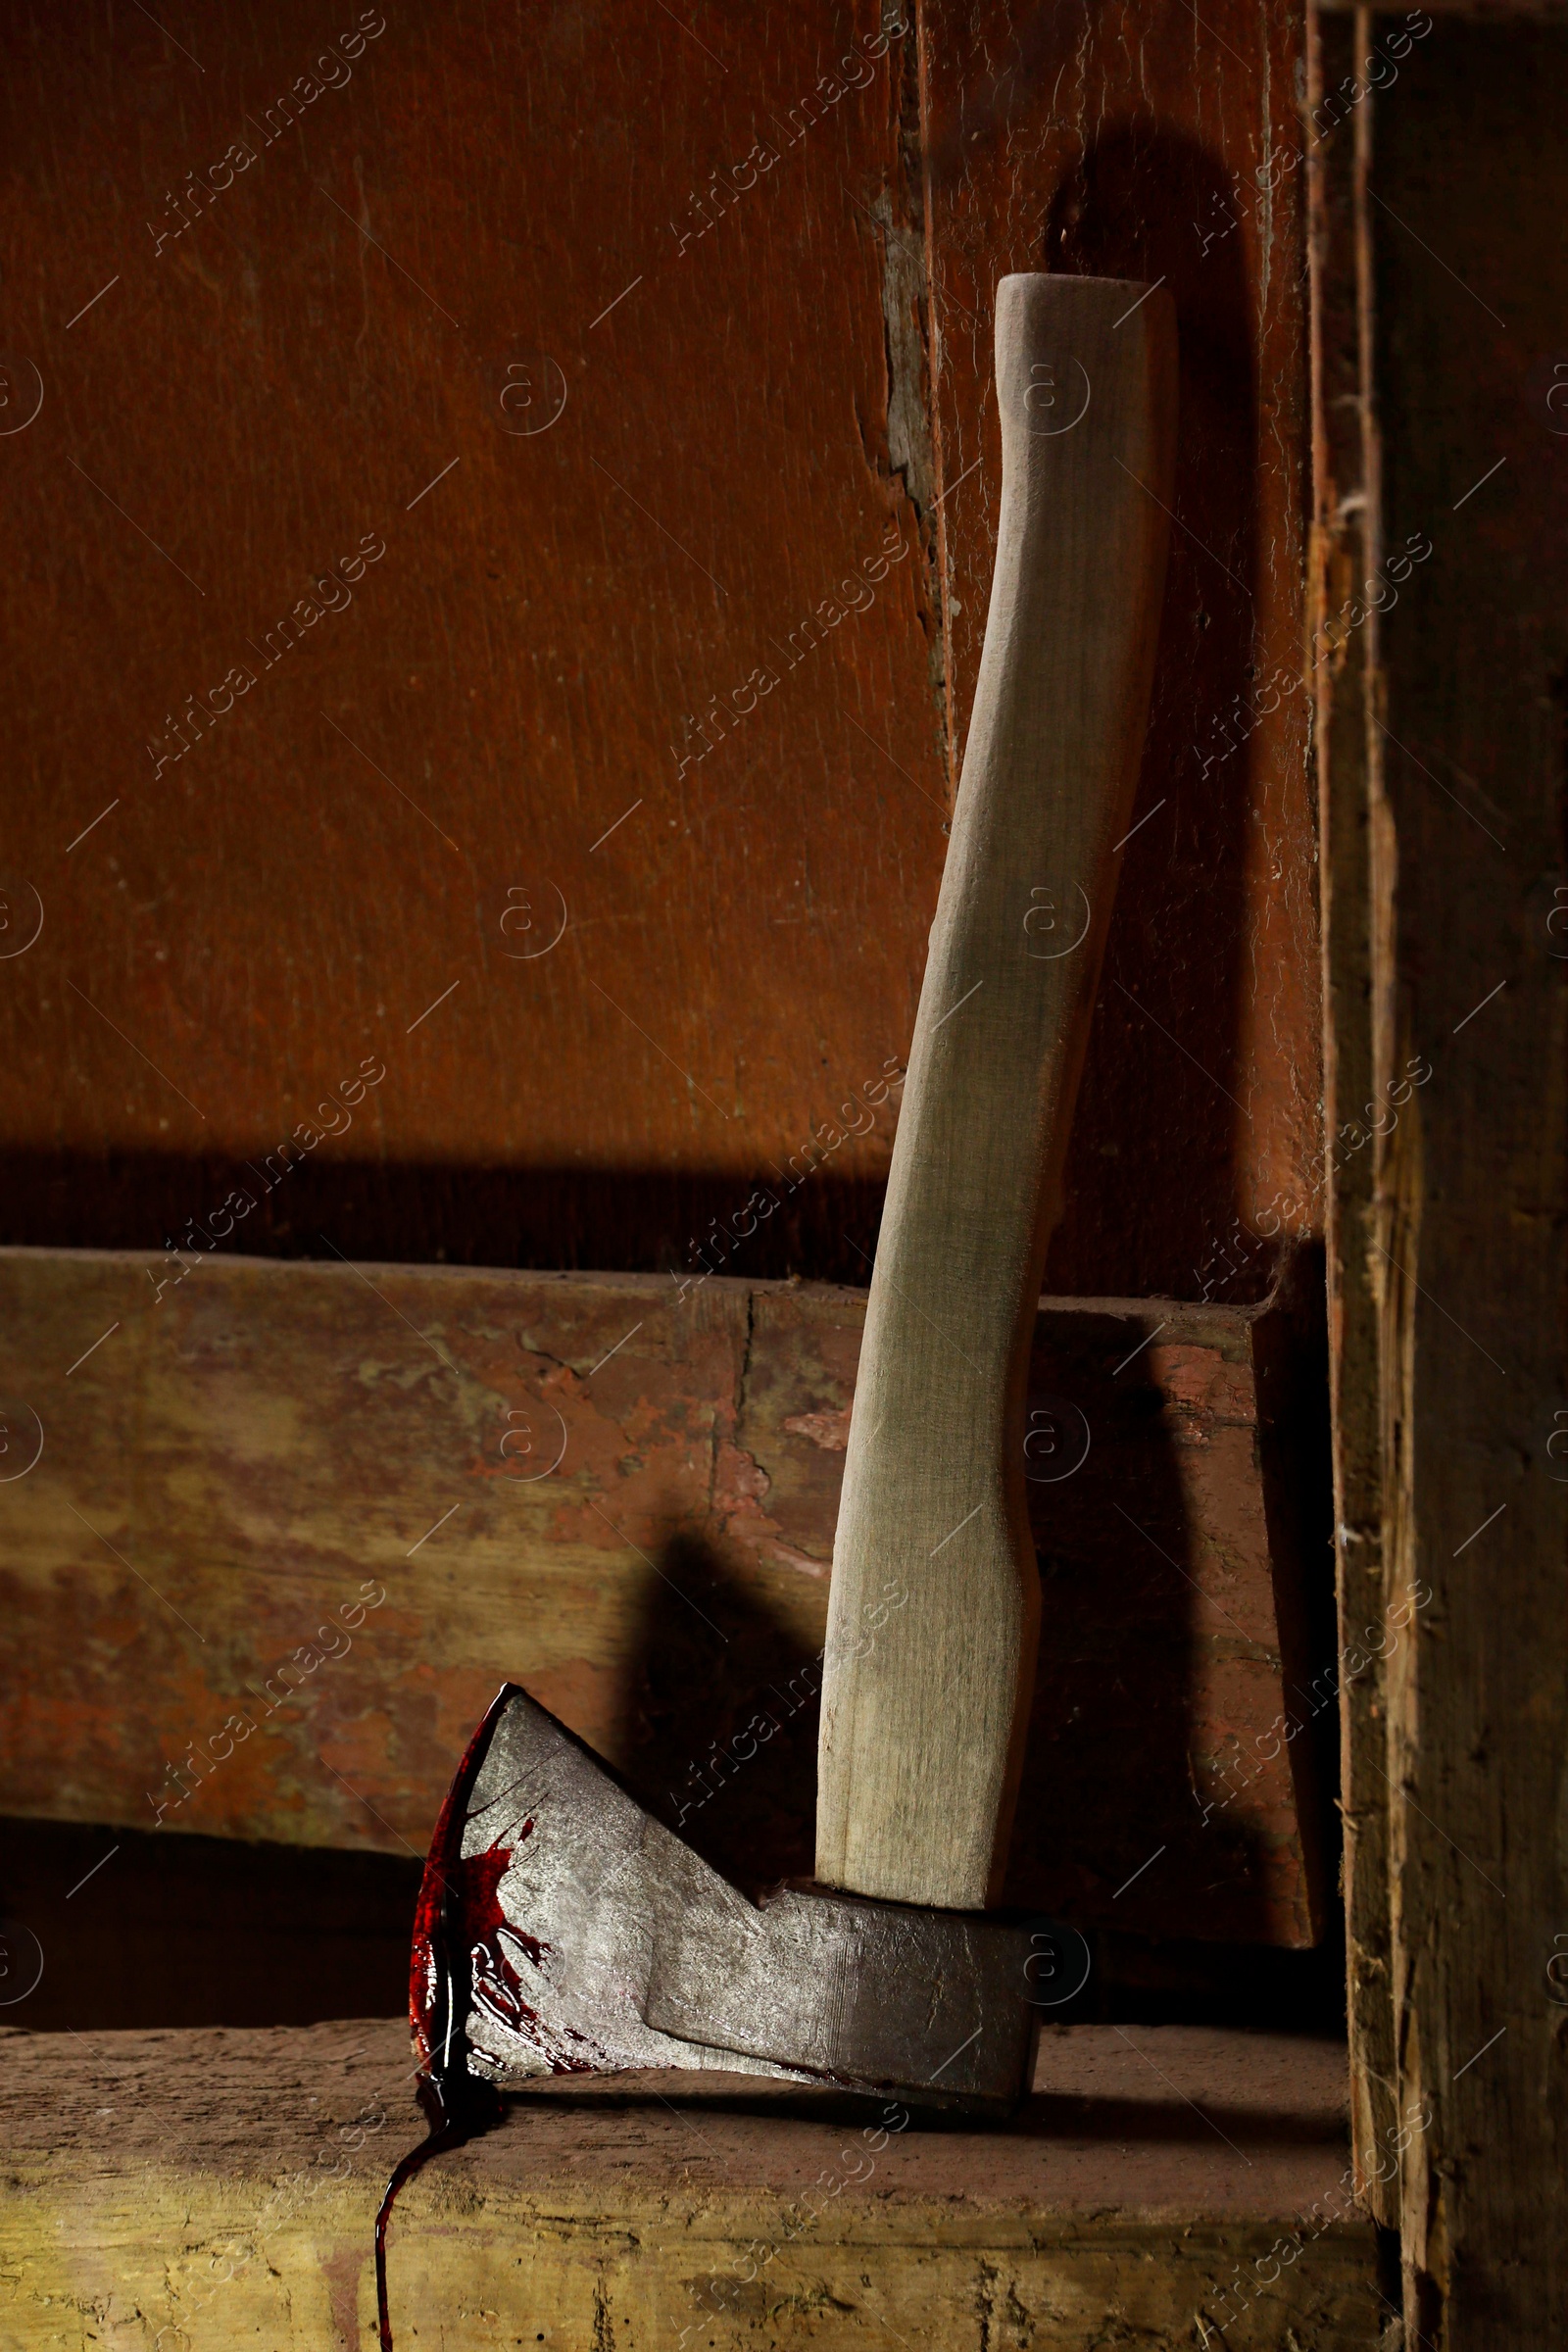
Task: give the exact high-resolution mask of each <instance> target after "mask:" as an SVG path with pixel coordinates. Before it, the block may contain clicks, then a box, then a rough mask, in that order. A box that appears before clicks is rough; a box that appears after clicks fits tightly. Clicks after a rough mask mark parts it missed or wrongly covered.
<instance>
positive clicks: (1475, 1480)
mask: <svg viewBox="0 0 1568 2352" xmlns="http://www.w3.org/2000/svg"><path fill="white" fill-rule="evenodd" d="M1565 72H1568V30H1565V29H1564V28H1563V27H1562V26H1561V25H1555V26H1544V25H1527V24H1522V23H1515V24H1511V25H1507V24H1500V23H1497V22H1489V23H1484V24H1483V23H1473V24H1464V23H1460V22H1457V21H1453V20H1446V21H1445V22H1444V23H1443V24H1442V25H1440V26H1439V27H1438V29H1437V30H1436V31H1434V32H1433V34H1432V36H1431V38H1430V39H1429V40H1426V41H1424V42H1423V43H1422V44H1421V46H1420V49H1419V51H1418V53H1417V54H1416V55H1414V56H1412V57H1411V58H1410V59H1409V60H1408V61H1407V63H1406V65H1405V67H1404V68H1403V70H1402V73H1401V78H1400V82H1399V86H1398V87H1397V89H1396V90H1394V91H1392V92H1391V93H1389V94H1388V95H1387V96H1386V97H1385V98H1381V99H1379V100H1378V101H1377V106H1378V113H1377V120H1376V128H1375V153H1376V172H1375V186H1370V187H1369V189H1368V195H1369V197H1370V198H1372V199H1375V201H1371V202H1369V204H1368V207H1367V212H1366V230H1367V233H1368V235H1369V237H1370V241H1371V245H1372V249H1373V265H1374V267H1373V275H1372V281H1371V282H1372V284H1373V285H1374V286H1375V290H1376V305H1375V315H1374V316H1372V317H1371V318H1370V320H1369V324H1370V326H1371V328H1372V330H1373V332H1372V336H1371V349H1370V354H1369V357H1370V361H1371V378H1372V381H1373V383H1374V384H1375V390H1376V396H1377V400H1378V404H1379V410H1380V416H1381V443H1382V450H1383V473H1384V482H1383V507H1384V515H1383V518H1382V521H1381V524H1378V523H1376V522H1375V523H1374V526H1373V548H1374V553H1375V552H1376V550H1377V547H1378V546H1379V544H1380V545H1381V549H1382V559H1381V563H1380V565H1379V570H1380V573H1381V575H1382V577H1383V579H1384V581H1385V582H1390V583H1392V585H1393V588H1394V592H1395V593H1397V604H1396V603H1395V602H1393V599H1392V596H1391V595H1390V593H1389V590H1388V588H1387V587H1385V588H1383V589H1379V590H1377V591H1375V597H1376V601H1378V602H1381V603H1383V604H1384V605H1385V607H1386V610H1385V613H1384V617H1383V621H1382V637H1381V654H1382V666H1383V671H1384V677H1383V680H1382V687H1381V693H1382V698H1383V699H1382V700H1381V702H1379V701H1376V700H1375V701H1373V703H1372V705H1371V708H1370V715H1371V718H1372V722H1373V725H1372V730H1371V741H1372V743H1374V744H1375V745H1376V746H1377V750H1376V753H1375V755H1374V756H1372V757H1369V758H1368V759H1367V761H1366V768H1365V780H1364V808H1365V810H1366V813H1367V820H1368V822H1369V825H1370V829H1371V850H1370V854H1369V856H1368V857H1367V858H1366V860H1365V868H1364V870H1365V873H1366V876H1367V880H1368V885H1369V888H1368V896H1367V905H1368V969H1369V976H1370V982H1371V987H1370V994H1369V996H1368V998H1367V999H1366V1001H1365V1003H1364V1004H1363V1005H1360V1006H1359V1007H1358V1006H1357V1005H1355V1003H1354V1001H1353V996H1352V995H1350V994H1347V995H1346V997H1345V998H1344V999H1343V1000H1342V1002H1341V1004H1340V1006H1339V1011H1338V1016H1337V1017H1338V1022H1339V1024H1340V1026H1341V1028H1342V1031H1343V1032H1344V1034H1345V1035H1346V1037H1347V1039H1348V1045H1347V1056H1346V1058H1347V1060H1350V1059H1351V1058H1352V1057H1359V1063H1360V1066H1362V1067H1365V1066H1368V1065H1369V1066H1370V1071H1371V1077H1372V1094H1373V1100H1374V1102H1375V1103H1376V1104H1377V1106H1378V1107H1377V1109H1376V1111H1375V1113H1374V1115H1373V1120H1372V1121H1371V1122H1369V1124H1374V1123H1375V1124H1376V1125H1377V1126H1379V1127H1381V1128H1382V1130H1383V1132H1382V1133H1381V1134H1380V1135H1378V1136H1376V1137H1374V1138H1373V1139H1372V1140H1371V1141H1370V1142H1369V1144H1368V1146H1367V1149H1368V1151H1369V1152H1371V1153H1372V1155H1373V1160H1374V1181H1373V1190H1372V1196H1371V1202H1370V1209H1371V1213H1370V1215H1368V1216H1366V1217H1365V1218H1364V1219H1363V1220H1362V1222H1361V1224H1360V1226H1359V1228H1358V1230H1357V1232H1356V1233H1355V1235H1354V1236H1353V1240H1354V1243H1355V1246H1356V1248H1357V1250H1358V1251H1359V1255H1360V1262H1359V1265H1358V1266H1357V1267H1356V1268H1355V1269H1354V1272H1353V1276H1352V1277H1351V1279H1353V1281H1354V1283H1355V1284H1356V1285H1357V1286H1364V1287H1366V1288H1369V1289H1370V1290H1371V1292H1372V1294H1373V1296H1374V1297H1375V1299H1376V1301H1377V1307H1378V1314H1377V1329H1376V1334H1375V1350H1374V1349H1373V1348H1369V1342H1368V1338H1367V1334H1366V1330H1365V1322H1364V1318H1362V1319H1361V1321H1360V1322H1359V1323H1358V1326H1357V1330H1356V1333H1355V1336H1354V1340H1353V1362H1352V1364H1351V1367H1350V1372H1351V1377H1352V1379H1353V1386H1354V1392H1355V1397H1356V1398H1357V1399H1359V1400H1361V1403H1362V1404H1364V1399H1365V1397H1366V1395H1367V1393H1368V1389H1369V1386H1370V1385H1372V1384H1375V1388H1376V1394H1377V1397H1378V1403H1379V1414H1380V1428H1379V1430H1378V1432H1377V1438H1376V1459H1377V1466H1378V1474H1379V1477H1380V1481H1381V1494H1380V1495H1379V1496H1378V1498H1377V1503H1376V1510H1375V1516H1376V1519H1377V1521H1378V1523H1379V1528H1380V1537H1381V1549H1382V1555H1383V1566H1384V1579H1385V1587H1386V1593H1387V1598H1388V1603H1389V1607H1390V1611H1391V1616H1392V1617H1397V1614H1398V1613H1399V1612H1400V1611H1401V1610H1402V1611H1404V1612H1405V1613H1406V1615H1407V1621H1408V1622H1409V1623H1410V1625H1411V1627H1412V1634H1411V1636H1410V1637H1409V1638H1403V1639H1401V1640H1400V1641H1399V1642H1398V1643H1397V1645H1396V1646H1394V1647H1392V1648H1391V1650H1390V1652H1389V1658H1388V1663H1387V1667H1386V1670H1385V1677H1384V1692H1383V1701H1382V1705H1381V1709H1380V1711H1374V1710H1372V1709H1370V1708H1368V1709H1366V1710H1364V1711H1363V1710H1359V1709H1357V1710H1352V1712H1351V1714H1350V1717H1349V1722H1348V1733H1349V1740H1350V1748H1351V1767H1352V1776H1353V1778H1352V1789H1363V1788H1364V1789H1368V1790H1370V1789H1371V1787H1372V1785H1373V1783H1374V1782H1375V1781H1376V1780H1379V1779H1381V1781H1382V1782H1383V1784H1384V1786H1385V1789H1386V1791H1387V1817H1388V1827H1387V1857H1388V1862H1387V1877H1386V1893H1385V1900H1386V1904H1387V1948H1388V1953H1389V1962H1390V1997H1391V2001H1392V2024H1393V2038H1392V2048H1393V2052H1394V2057H1395V2064H1396V2069H1397V2071H1396V2073H1395V2074H1394V2076H1393V2077H1392V2082H1393V2086H1394V2089H1395V2092H1396V2096H1397V2103H1398V2106H1399V2109H1400V2112H1401V2114H1402V2115H1404V2116H1409V2115H1411V2114H1415V2115H1417V2116H1419V2117H1420V2118H1421V2119H1422V2123H1421V2128H1419V2129H1418V2130H1416V2131H1413V2132H1411V2133H1409V2134H1408V2137H1407V2139H1406V2144H1405V2145H1404V2147H1403V2152H1402V2156H1401V2160H1400V2163H1399V2166H1398V2168H1397V2184H1396V2185H1397V2218H1398V2223H1399V2229H1400V2237H1401V2244H1402V2258H1403V2264H1404V2328H1405V2335H1404V2340H1405V2342H1406V2343H1408V2344H1411V2345H1423V2346H1432V2347H1436V2348H1438V2352H1459V2348H1460V2347H1463V2348H1464V2352H1470V2347H1492V2346H1497V2347H1502V2346H1504V2345H1509V2346H1511V2345H1514V2344H1535V2343H1543V2342H1546V2341H1548V2340H1552V2339H1553V2337H1554V2336H1555V2335H1556V2334H1560V2332H1561V2320H1562V2313H1563V2310H1564V2308H1565V2307H1568V2127H1565V2121H1564V2118H1565V2113H1568V2108H1565V2102H1564V2098H1563V2074H1562V2069H1563V2054H1564V2048H1565V2035H1564V2032H1563V2025H1564V2014H1565V2012H1564V2008H1563V2006H1562V2004H1563V2002H1564V1999H1565V1998H1568V1989H1565V1987H1564V1985H1562V1984H1561V1983H1560V1982H1559V1980H1560V1979H1561V1978H1562V1976H1563V1974H1564V1970H1563V1967H1562V1962H1561V1958H1560V1955H1561V1953H1562V1952H1563V1951H1564V1950H1565V1949H1568V1945H1565V1944H1564V1943H1563V1941H1562V1938H1563V1937H1564V1936H1568V1855H1565V1849H1564V1844H1563V1839H1562V1837H1561V1832H1560V1822H1561V1795H1562V1789H1563V1788H1564V1786H1565V1783H1568V1616H1565V1612H1564V1607H1563V1595H1564V1557H1565V1551H1568V1488H1565V1486H1564V1484H1563V1483H1562V1480H1563V1476H1564V1472H1565V1469H1568V1464H1565V1463H1564V1462H1563V1461H1561V1460H1560V1459H1559V1458H1558V1457H1559V1456H1561V1455H1563V1454H1564V1453H1565V1452H1568V1438H1565V1437H1564V1436H1563V1435H1561V1434H1559V1433H1563V1432H1568V1407H1564V1406H1563V1405H1562V1404H1561V1403H1560V1400H1562V1399H1564V1398H1568V1317H1565V1312H1564V1299H1565V1296H1568V1147H1565V1136H1568V1094H1565V1082H1564V1073H1565V1068H1568V961H1565V956H1568V937H1564V936H1562V934H1563V933H1564V932H1565V931H1568V914H1565V913H1564V912H1563V911H1561V910H1562V909H1564V908H1568V866H1565V864H1564V858H1565V843H1564V834H1563V806H1564V798H1563V796H1564V702H1565V689H1564V675H1565V670H1564V660H1565V641H1564V631H1563V620H1562V615H1563V611H1564V608H1565V605H1568V563H1565V557H1564V535H1563V527H1562V522H1563V477H1562V464H1563V441H1562V437H1561V436H1562V429H1563V424H1564V421H1565V420H1564V419H1563V417H1561V416H1560V415H1559V414H1558V406H1559V404H1558V401H1557V398H1556V390H1555V387H1556V386H1557V385H1558V384H1559V383H1560V381H1561V380H1562V379H1561V376H1560V374H1559V373H1558V372H1557V371H1556V366H1555V363H1554V361H1553V360H1552V359H1551V358H1550V357H1549V356H1546V357H1543V356H1541V355H1551V354H1553V353H1555V352H1556V351H1557V349H1558V347H1559V343H1558V338H1559V332H1560V330H1559V327H1558V323H1557V322H1558V321H1559V320H1560V319H1561V318H1562V316H1563V313H1564V308H1565V306H1568V270H1565V268H1564V264H1563V257H1562V251H1561V247H1560V241H1552V240H1549V239H1547V240H1543V239H1542V238H1541V236H1540V234H1539V222H1540V221H1541V219H1542V218H1543V212H1544V207H1545V206H1546V205H1547V204H1554V203H1556V202H1558V201H1559V200H1560V192H1561V188H1562V185H1563V182H1564V178H1565V175H1568V142H1565V139H1564V132H1563V123H1562V116H1561V108H1560V106H1559V105H1558V104H1557V103H1556V91H1557V90H1558V89H1559V88H1560V86H1561V81H1562V77H1563V74H1564V73H1565ZM1362 111H1363V112H1366V113H1367V114H1368V118H1369V119H1370V102H1368V105H1367V107H1366V108H1364V109H1363V110H1362ZM1455 159H1461V160H1462V168H1461V169H1458V170H1455V169H1453V168H1452V166H1453V163H1454V160H1455ZM1410 546H1415V547H1417V548H1421V547H1423V546H1424V548H1425V549H1426V550H1428V551H1429V553H1427V554H1425V555H1423V556H1422V557H1421V558H1420V569H1419V571H1418V572H1416V573H1415V574H1414V576H1413V577H1412V576H1410V575H1401V573H1400V572H1399V571H1398V570H1397V568H1396V564H1395V561H1394V558H1395V556H1396V555H1397V554H1398V553H1401V552H1402V551H1404V550H1405V549H1406V548H1407V547H1410ZM1366 601H1368V602H1370V601H1373V600H1372V599H1371V598H1368V599H1367V600H1366ZM1331 857H1332V858H1333V859H1334V861H1335V862H1336V864H1338V861H1339V860H1340V858H1348V863H1349V872H1350V876H1351V882H1352V891H1353V887H1354V876H1355V873H1356V859H1357V852H1356V848H1355V844H1354V840H1353V836H1348V835H1347V833H1346V832H1345V831H1344V830H1343V829H1342V830H1341V832H1340V835H1339V838H1338V841H1337V843H1336V845H1335V846H1334V848H1333V849H1332V851H1331ZM1357 1033H1358V1034H1357ZM1412 1066H1413V1067H1415V1068H1417V1069H1419V1070H1423V1071H1424V1072H1425V1073H1426V1075H1425V1076H1424V1077H1422V1078H1421V1079H1420V1080H1419V1081H1418V1083H1417V1084H1416V1085H1415V1086H1414V1088H1412V1089H1411V1090H1410V1091H1409V1092H1408V1093H1406V1092H1405V1091H1403V1089H1402V1087H1401V1085H1400V1081H1401V1079H1402V1078H1403V1076H1404V1074H1405V1073H1406V1072H1407V1071H1408V1070H1409V1069H1410V1068H1411V1067H1412ZM1342 1394H1343V1391H1342ZM1359 1410H1360V1407H1359V1406H1358V1413H1359ZM1341 1433H1342V1443H1343V1442H1345V1441H1346V1440H1347V1439H1348V1440H1349V1441H1350V1442H1351V1443H1353V1444H1356V1445H1359V1439H1358V1437H1357V1433H1356V1429H1355V1428H1354V1426H1352V1424H1351V1422H1350V1420H1349V1419H1348V1417H1347V1416H1345V1415H1344V1414H1342V1421H1341ZM1372 1459H1373V1456H1372V1454H1371V1452H1370V1451H1365V1452H1362V1453H1360V1454H1359V1456H1358V1462H1359V1467H1358V1469H1357V1473H1356V1475H1357V1478H1358V1479H1359V1478H1360V1476H1361V1475H1362V1473H1363V1472H1364V1471H1365V1470H1366V1469H1367V1468H1368V1467H1369V1466H1370V1464H1371V1462H1372ZM1423 1589H1424V1590H1427V1591H1430V1592H1431V1593H1432V1594H1433V1598H1432V1600H1431V1603H1430V1606H1426V1607H1421V1608H1418V1609H1412V1607H1411V1602H1412V1599H1413V1598H1414V1596H1416V1595H1417V1594H1418V1593H1420V1592H1421V1591H1422V1590H1423ZM1363 1891H1364V1890H1362V1889H1360V1888H1359V1887H1355V1888H1353V1890H1352V1901H1353V1902H1355V1903H1359V1901H1360V1897H1361V1893H1362V1892H1363ZM1355 1917H1356V1912H1355V1910H1352V1924H1353V1922H1354V1919H1355ZM1357 2034H1358V2039H1357V2047H1356V2052H1355V2057H1356V2064H1357V2067H1358V2069H1360V2068H1367V2067H1368V2066H1369V2065H1371V2064H1373V2063H1375V2060H1374V2059H1373V2058H1372V2057H1371V2054H1370V2048H1371V2045H1370V2044H1369V2042H1368V2040H1367V2039H1366V2038H1364V2037H1363V2035H1362V2031H1361V2028H1360V2027H1359V2026H1358V2028H1357Z"/></svg>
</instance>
